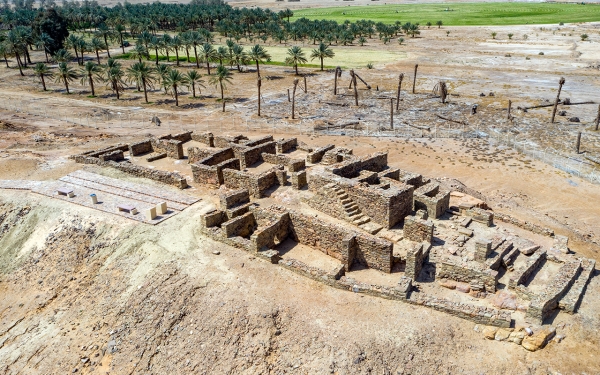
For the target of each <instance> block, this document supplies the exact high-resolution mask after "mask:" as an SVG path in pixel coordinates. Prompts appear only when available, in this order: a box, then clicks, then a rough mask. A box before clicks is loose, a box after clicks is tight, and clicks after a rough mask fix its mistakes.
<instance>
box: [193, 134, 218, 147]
mask: <svg viewBox="0 0 600 375" xmlns="http://www.w3.org/2000/svg"><path fill="white" fill-rule="evenodd" d="M214 138H215V137H214V136H213V134H212V133H192V140H194V141H196V142H200V143H204V144H205V145H207V146H209V147H215V143H214Z"/></svg>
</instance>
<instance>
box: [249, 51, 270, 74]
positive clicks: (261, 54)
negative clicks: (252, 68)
mask: <svg viewBox="0 0 600 375" xmlns="http://www.w3.org/2000/svg"><path fill="white" fill-rule="evenodd" d="M248 58H249V59H250V60H254V61H255V62H256V74H257V75H258V76H259V77H260V67H259V66H258V64H259V63H262V62H264V60H268V59H270V58H271V55H269V54H268V53H267V50H266V49H265V48H264V47H263V46H261V45H258V44H257V45H255V46H254V47H252V48H250V52H248Z"/></svg>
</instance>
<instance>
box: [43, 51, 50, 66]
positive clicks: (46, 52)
mask: <svg viewBox="0 0 600 375" xmlns="http://www.w3.org/2000/svg"><path fill="white" fill-rule="evenodd" d="M44 53H45V54H46V64H48V62H49V61H48V50H46V47H44Z"/></svg>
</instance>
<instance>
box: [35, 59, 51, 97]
mask: <svg viewBox="0 0 600 375" xmlns="http://www.w3.org/2000/svg"><path fill="white" fill-rule="evenodd" d="M33 72H34V73H35V75H36V76H38V77H40V81H41V82H42V87H43V88H44V91H46V80H45V77H48V78H52V72H51V71H50V68H48V66H47V65H46V64H44V63H37V64H35V68H33Z"/></svg>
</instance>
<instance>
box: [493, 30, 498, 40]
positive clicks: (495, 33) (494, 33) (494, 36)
mask: <svg viewBox="0 0 600 375" xmlns="http://www.w3.org/2000/svg"><path fill="white" fill-rule="evenodd" d="M496 35H498V33H497V32H495V31H494V32H492V39H496Z"/></svg>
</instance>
